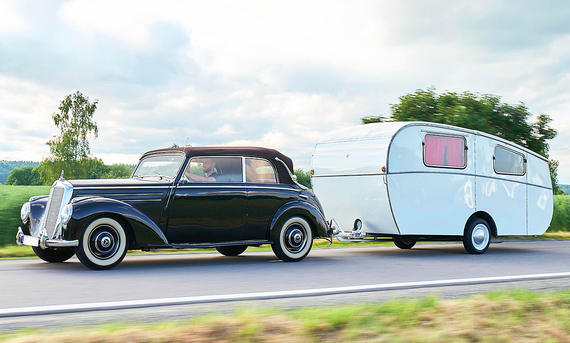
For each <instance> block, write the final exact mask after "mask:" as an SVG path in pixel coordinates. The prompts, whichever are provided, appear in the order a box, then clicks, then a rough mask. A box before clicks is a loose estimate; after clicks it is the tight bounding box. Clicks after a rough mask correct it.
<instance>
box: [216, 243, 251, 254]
mask: <svg viewBox="0 0 570 343" xmlns="http://www.w3.org/2000/svg"><path fill="white" fill-rule="evenodd" d="M245 249H247V245H232V246H228V247H216V250H218V252H219V253H220V254H222V255H224V256H237V255H239V254H241V253H242V252H244V251H245Z"/></svg>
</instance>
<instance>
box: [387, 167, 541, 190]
mask: <svg viewBox="0 0 570 343" xmlns="http://www.w3.org/2000/svg"><path fill="white" fill-rule="evenodd" d="M399 174H450V175H462V176H476V177H482V178H486V179H494V180H500V181H509V182H514V183H520V184H523V185H527V186H534V187H539V188H544V189H548V190H552V187H546V186H542V185H536V184H532V183H528V182H524V181H518V180H511V179H505V178H501V177H496V176H487V175H477V174H471V173H452V172H432V171H410V172H394V173H388V175H399ZM515 176H516V175H515ZM522 176H524V175H521V177H522Z"/></svg>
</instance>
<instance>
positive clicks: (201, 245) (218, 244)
mask: <svg viewBox="0 0 570 343" xmlns="http://www.w3.org/2000/svg"><path fill="white" fill-rule="evenodd" d="M262 244H271V242H270V241H256V240H247V241H228V242H216V243H208V242H206V243H173V244H151V245H149V246H148V247H147V248H148V249H196V248H216V247H229V246H233V245H248V246H249V245H262Z"/></svg>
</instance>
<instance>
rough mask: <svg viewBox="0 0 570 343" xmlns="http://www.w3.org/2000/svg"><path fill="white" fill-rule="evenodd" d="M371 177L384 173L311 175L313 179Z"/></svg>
mask: <svg viewBox="0 0 570 343" xmlns="http://www.w3.org/2000/svg"><path fill="white" fill-rule="evenodd" d="M371 175H384V173H378V172H373V173H355V174H319V175H311V177H336V176H371Z"/></svg>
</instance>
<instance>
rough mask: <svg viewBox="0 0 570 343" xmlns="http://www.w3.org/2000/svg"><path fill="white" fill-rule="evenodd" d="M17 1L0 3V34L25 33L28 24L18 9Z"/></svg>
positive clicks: (6, 0)
mask: <svg viewBox="0 0 570 343" xmlns="http://www.w3.org/2000/svg"><path fill="white" fill-rule="evenodd" d="M17 3H18V2H17V1H9V0H5V1H2V2H0V33H2V32H21V31H27V28H28V25H29V23H28V22H27V20H26V19H25V18H24V16H23V15H22V13H21V11H20V10H19V9H18V6H17Z"/></svg>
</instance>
